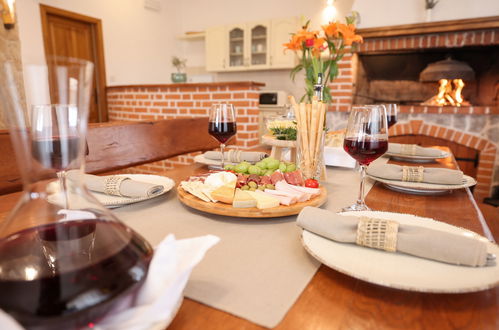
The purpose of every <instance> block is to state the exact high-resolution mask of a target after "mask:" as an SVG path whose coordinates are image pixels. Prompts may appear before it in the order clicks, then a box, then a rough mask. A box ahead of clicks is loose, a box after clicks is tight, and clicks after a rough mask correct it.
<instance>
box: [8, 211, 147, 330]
mask: <svg viewBox="0 0 499 330" xmlns="http://www.w3.org/2000/svg"><path fill="white" fill-rule="evenodd" d="M82 250H84V251H86V252H87V253H86V255H84V256H82ZM48 251H49V252H48ZM151 257H152V249H151V247H150V246H149V244H148V243H147V242H146V241H144V239H143V238H142V237H140V236H138V235H137V234H136V233H134V232H133V231H131V230H130V229H128V228H127V227H125V226H124V225H123V224H121V223H118V222H110V221H105V220H98V219H90V220H78V221H65V222H58V223H51V224H47V225H41V226H38V227H33V228H29V229H26V230H24V231H21V232H18V233H15V234H13V235H11V236H8V237H6V238H3V239H1V240H0V269H1V270H2V271H1V272H0V292H1V294H0V308H2V309H3V310H5V311H6V312H7V313H9V314H10V315H11V316H13V317H14V318H15V319H16V320H17V321H18V322H19V323H21V324H22V325H23V326H25V327H27V328H32V327H33V328H36V329H44V328H53V327H57V328H60V329H69V328H77V327H81V326H85V325H90V323H95V322H96V321H98V320H99V318H100V317H102V316H103V315H104V314H105V313H106V312H107V311H109V310H110V309H111V308H112V307H113V306H114V304H115V303H116V302H118V301H119V299H116V298H120V297H124V296H126V295H128V294H130V293H132V292H134V291H135V290H136V289H138V288H139V287H140V285H141V284H142V283H143V281H144V280H145V278H146V275H147V270H148V266H149V263H150V260H151ZM34 259H38V260H39V261H40V262H33V260H34Z"/></svg>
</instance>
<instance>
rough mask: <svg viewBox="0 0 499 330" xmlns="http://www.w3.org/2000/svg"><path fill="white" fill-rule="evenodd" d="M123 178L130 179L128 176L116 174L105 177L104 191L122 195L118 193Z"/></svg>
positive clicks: (108, 193) (109, 193)
mask: <svg viewBox="0 0 499 330" xmlns="http://www.w3.org/2000/svg"><path fill="white" fill-rule="evenodd" d="M124 180H130V178H128V177H126V176H116V175H113V176H109V177H107V178H106V180H105V182H104V193H105V194H107V195H113V196H123V195H122V194H121V193H120V186H121V183H122V182H123V181H124Z"/></svg>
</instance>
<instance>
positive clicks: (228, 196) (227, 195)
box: [211, 182, 236, 204]
mask: <svg viewBox="0 0 499 330" xmlns="http://www.w3.org/2000/svg"><path fill="white" fill-rule="evenodd" d="M235 191H236V184H235V182H234V184H232V183H231V184H226V185H223V186H221V187H218V188H217V189H215V190H213V191H212V192H211V197H212V198H215V199H216V200H219V201H220V202H222V203H226V204H232V201H233V200H234V193H235Z"/></svg>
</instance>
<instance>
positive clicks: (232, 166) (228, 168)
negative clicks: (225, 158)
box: [224, 164, 235, 171]
mask: <svg viewBox="0 0 499 330" xmlns="http://www.w3.org/2000/svg"><path fill="white" fill-rule="evenodd" d="M234 167H235V166H234V165H230V164H227V165H225V166H224V170H226V171H234Z"/></svg>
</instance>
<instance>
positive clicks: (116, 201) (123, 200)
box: [91, 174, 175, 208]
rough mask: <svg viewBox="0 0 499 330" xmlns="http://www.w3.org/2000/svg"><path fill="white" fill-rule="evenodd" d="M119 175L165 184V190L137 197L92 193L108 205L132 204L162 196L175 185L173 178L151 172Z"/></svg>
mask: <svg viewBox="0 0 499 330" xmlns="http://www.w3.org/2000/svg"><path fill="white" fill-rule="evenodd" d="M117 176H126V177H127V178H130V179H133V180H137V181H142V182H147V183H152V184H158V185H159V184H160V185H162V186H163V188H164V189H163V192H162V193H161V194H158V195H154V196H150V197H149V196H147V197H135V198H130V197H121V196H110V195H106V194H102V193H98V192H95V191H91V193H92V195H94V196H95V198H97V200H99V202H101V204H103V205H105V206H107V207H110V208H112V207H119V206H123V205H127V204H132V203H137V202H141V201H145V200H148V199H151V198H156V197H158V196H161V195H163V194H165V193H166V192H168V191H169V190H171V189H172V188H173V187H174V186H175V181H173V180H172V179H170V178H168V177H166V176H159V175H150V174H119V175H117Z"/></svg>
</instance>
